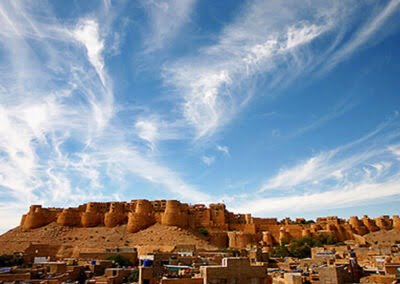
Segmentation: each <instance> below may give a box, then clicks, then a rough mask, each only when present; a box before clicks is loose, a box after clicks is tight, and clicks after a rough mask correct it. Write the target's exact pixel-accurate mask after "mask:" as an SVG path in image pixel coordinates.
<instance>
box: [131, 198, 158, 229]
mask: <svg viewBox="0 0 400 284" xmlns="http://www.w3.org/2000/svg"><path fill="white" fill-rule="evenodd" d="M155 222H156V220H155V218H154V214H153V205H151V203H150V201H148V200H146V199H139V200H137V201H136V206H135V212H130V213H129V215H128V226H127V230H128V232H130V233H136V232H139V231H140V230H143V229H146V228H148V227H149V226H151V225H153V224H154V223H155Z"/></svg>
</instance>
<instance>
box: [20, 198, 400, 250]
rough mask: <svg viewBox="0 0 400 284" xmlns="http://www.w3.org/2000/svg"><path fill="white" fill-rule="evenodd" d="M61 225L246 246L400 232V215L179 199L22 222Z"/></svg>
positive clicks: (38, 214)
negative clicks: (170, 230)
mask: <svg viewBox="0 0 400 284" xmlns="http://www.w3.org/2000/svg"><path fill="white" fill-rule="evenodd" d="M51 222H57V224H59V225H61V226H69V227H96V226H105V227H109V228H112V227H115V226H119V225H126V230H127V231H128V232H130V233H135V232H138V231H140V230H143V229H146V228H148V227H149V226H151V225H153V224H155V223H159V224H162V225H165V226H177V227H180V228H188V229H193V230H199V229H205V230H206V231H207V232H208V237H209V240H210V242H212V243H213V244H215V245H216V246H219V247H224V246H230V247H233V248H243V247H246V246H252V245H257V244H261V245H262V246H267V247H268V246H273V245H276V244H280V243H284V242H288V241H291V240H296V239H300V238H301V237H313V236H316V235H320V234H326V235H332V236H333V237H335V238H336V239H337V240H338V241H344V240H352V239H355V238H357V235H365V234H367V233H369V232H375V231H379V230H391V229H396V230H400V218H399V216H393V218H390V217H389V216H381V217H378V218H374V219H371V218H369V217H368V216H366V215H364V216H363V217H362V218H361V219H359V218H358V217H357V216H352V217H350V219H349V220H345V219H340V218H338V217H336V216H328V217H321V218H317V220H316V222H314V221H306V220H305V219H303V218H297V219H296V220H295V221H292V220H291V219H290V218H285V219H283V220H281V221H278V220H277V219H276V218H254V217H252V216H251V214H234V213H232V212H229V211H228V210H227V209H226V207H225V205H224V204H210V206H209V207H207V206H205V205H203V204H195V205H189V204H186V203H181V202H179V201H177V200H155V201H148V200H145V199H139V200H132V201H131V202H89V203H87V204H83V205H81V206H79V207H77V208H66V209H61V208H43V207H42V206H40V205H32V206H31V207H30V209H29V212H28V213H27V214H24V215H23V216H22V219H21V226H22V227H23V228H24V229H25V230H30V229H35V228H38V227H42V226H45V225H47V224H49V223H51Z"/></svg>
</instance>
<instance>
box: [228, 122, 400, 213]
mask: <svg viewBox="0 0 400 284" xmlns="http://www.w3.org/2000/svg"><path fill="white" fill-rule="evenodd" d="M398 126H399V121H398V117H397V115H396V116H395V117H394V118H392V119H390V120H388V121H387V122H385V123H383V124H381V125H380V126H378V127H377V128H376V129H375V130H374V131H372V132H371V133H368V134H367V135H365V136H363V137H361V138H360V139H358V140H356V141H353V142H351V143H348V144H346V145H343V146H340V147H337V148H335V149H332V150H328V151H324V152H321V153H319V154H317V155H314V156H312V157H311V158H308V159H305V160H304V161H301V162H299V163H297V164H296V165H294V166H291V167H287V168H282V169H281V170H280V171H279V172H278V173H277V174H276V175H275V176H272V177H271V178H269V179H268V180H267V181H266V182H265V183H264V184H263V185H262V186H261V187H260V188H259V190H258V192H257V193H255V195H254V196H253V197H251V196H249V197H248V200H249V201H248V202H246V203H245V204H242V206H240V205H236V206H235V205H233V207H235V208H236V209H237V210H245V211H246V212H247V211H248V212H253V213H256V214H269V213H273V212H283V211H285V212H287V214H289V213H293V214H296V212H299V211H313V210H321V209H322V208H324V209H326V210H327V209H334V208H343V207H348V206H357V205H366V204H371V203H374V202H377V201H379V200H387V199H388V198H391V199H393V198H395V199H396V198H400V190H399V186H400V176H399V174H398V172H399V169H400V163H399V160H398V155H397V153H396V150H395V149H396V146H395V145H397V143H398V141H399V139H400V135H399V133H398ZM272 191H273V192H275V193H276V194H273V195H271V192H272ZM234 203H235V201H232V204H234Z"/></svg>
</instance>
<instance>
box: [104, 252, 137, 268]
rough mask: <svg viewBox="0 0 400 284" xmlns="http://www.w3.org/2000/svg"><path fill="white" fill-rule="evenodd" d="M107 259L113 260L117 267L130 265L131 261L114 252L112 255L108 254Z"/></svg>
mask: <svg viewBox="0 0 400 284" xmlns="http://www.w3.org/2000/svg"><path fill="white" fill-rule="evenodd" d="M107 260H112V261H114V263H116V264H117V266H119V267H123V266H132V262H131V261H130V260H129V259H127V258H126V257H123V256H122V255H120V254H115V255H113V256H109V257H107Z"/></svg>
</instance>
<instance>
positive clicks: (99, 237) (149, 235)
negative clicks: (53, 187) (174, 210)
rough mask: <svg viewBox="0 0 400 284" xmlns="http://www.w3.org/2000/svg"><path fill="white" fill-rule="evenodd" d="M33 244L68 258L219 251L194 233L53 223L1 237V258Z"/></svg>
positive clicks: (163, 228)
mask: <svg viewBox="0 0 400 284" xmlns="http://www.w3.org/2000/svg"><path fill="white" fill-rule="evenodd" d="M30 243H39V244H54V245H62V247H63V250H64V251H65V252H64V253H63V254H64V255H65V256H73V255H76V253H77V252H78V251H96V250H97V251H98V250H102V249H105V248H116V247H120V248H123V247H136V248H138V250H139V253H146V252H151V251H153V250H154V249H160V250H162V251H171V250H172V249H173V248H174V247H175V246H176V245H196V247H197V248H203V249H208V250H212V249H217V248H216V247H214V246H212V245H210V244H209V243H208V242H207V240H206V239H205V238H204V237H203V236H202V235H200V234H198V233H197V232H195V231H190V230H185V229H181V228H178V227H174V226H163V225H160V224H155V225H153V226H151V227H149V228H147V229H145V230H142V231H140V232H137V233H129V232H127V230H126V225H121V226H116V227H114V228H106V227H93V228H82V227H65V226H60V225H58V224H57V223H55V222H53V223H50V224H48V225H46V226H44V227H40V228H37V229H31V230H27V231H25V230H23V229H22V228H21V227H17V228H15V229H12V230H10V231H8V232H7V233H5V234H3V235H1V236H0V254H3V253H8V254H9V253H13V252H17V251H24V250H25V249H26V248H27V247H28V246H29V244H30Z"/></svg>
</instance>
